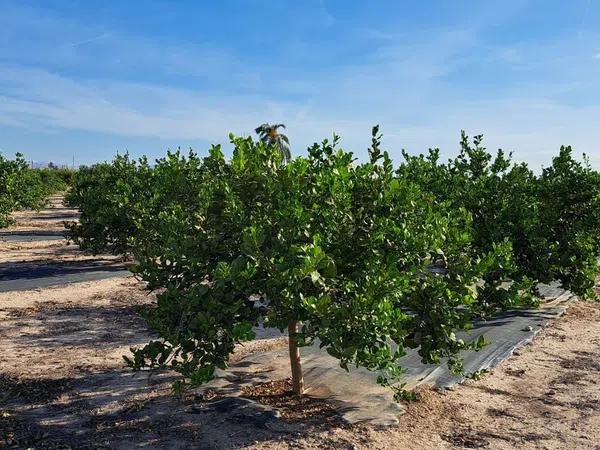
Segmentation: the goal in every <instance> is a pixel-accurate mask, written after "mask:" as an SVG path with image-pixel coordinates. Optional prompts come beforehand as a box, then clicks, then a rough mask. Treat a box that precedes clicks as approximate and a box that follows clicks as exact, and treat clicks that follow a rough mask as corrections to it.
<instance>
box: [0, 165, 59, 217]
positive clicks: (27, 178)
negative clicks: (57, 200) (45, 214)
mask: <svg viewBox="0 0 600 450" xmlns="http://www.w3.org/2000/svg"><path fill="white" fill-rule="evenodd" d="M63 172H64V171H63V170H62V169H61V170H60V171H59V170H58V169H48V168H45V169H31V168H29V165H28V163H27V161H26V160H25V158H24V157H23V155H22V154H20V153H17V154H16V155H15V158H14V159H7V158H5V157H3V156H2V155H0V227H6V226H8V225H10V224H11V223H12V220H11V217H10V213H11V212H12V211H15V210H17V209H21V208H32V209H40V208H42V207H43V206H44V205H45V200H46V197H47V196H48V195H50V194H52V193H54V192H57V191H63V190H65V189H66V188H67V182H66V179H65V178H64V177H63V175H64V174H63Z"/></svg>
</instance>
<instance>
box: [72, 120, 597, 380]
mask: <svg viewBox="0 0 600 450" xmlns="http://www.w3.org/2000/svg"><path fill="white" fill-rule="evenodd" d="M231 142H232V144H233V147H234V151H233V155H232V157H231V158H226V157H225V156H224V154H223V152H222V150H221V148H220V147H219V146H213V147H212V148H211V149H210V151H209V153H208V156H206V157H204V158H200V157H198V156H197V155H196V154H195V153H193V152H190V153H189V154H188V155H183V154H182V153H181V152H175V153H168V154H167V156H166V157H165V158H162V159H159V160H157V161H156V164H155V165H154V166H153V167H150V166H149V165H148V163H147V162H146V160H145V159H143V160H141V161H139V162H135V161H132V160H130V159H129V158H127V157H117V159H116V160H115V161H114V162H113V163H110V164H109V163H107V164H101V165H97V166H94V167H93V168H90V169H89V170H85V171H80V172H79V173H78V175H77V176H76V177H75V180H74V188H73V191H72V193H71V194H70V201H71V202H72V203H73V204H75V205H78V206H79V207H80V209H81V211H82V219H81V224H80V225H78V226H77V227H76V228H74V229H73V230H72V231H73V233H74V236H76V237H77V239H78V242H79V243H80V245H82V246H83V247H85V248H91V249H93V250H96V251H101V250H105V249H110V250H112V251H114V252H117V253H120V252H121V253H122V252H129V253H131V254H132V255H133V256H134V259H135V262H136V263H135V266H134V268H133V271H134V272H135V273H136V274H137V275H138V276H139V277H140V278H141V279H143V280H145V281H146V282H147V283H148V287H149V289H151V290H155V291H156V292H157V303H156V304H155V305H154V306H152V307H150V308H148V309H147V310H145V312H144V316H145V318H146V319H147V321H148V323H149V325H150V326H151V328H152V329H153V330H155V331H156V332H157V333H158V335H159V336H160V339H156V340H153V341H151V342H150V343H148V344H147V345H145V346H143V347H140V348H136V349H133V355H132V356H131V357H127V358H126V359H127V361H128V363H129V364H130V365H131V366H132V367H133V368H134V369H136V370H140V369H143V368H155V367H159V366H165V365H166V366H169V367H171V368H173V369H174V370H176V371H178V372H180V373H181V374H182V375H183V380H185V382H190V383H191V384H192V385H198V384H201V383H203V382H205V381H206V380H208V379H210V378H211V377H212V375H213V373H214V370H215V369H216V368H224V367H225V366H226V365H227V361H228V358H229V355H230V354H231V353H232V351H233V349H234V347H235V345H236V344H237V343H239V342H243V341H248V340H251V339H253V338H254V331H253V330H254V328H255V327H256V326H267V327H275V328H278V329H280V330H285V329H288V330H290V331H291V336H290V338H291V342H292V343H293V344H294V345H296V344H297V345H299V346H304V345H309V344H311V343H318V345H319V346H321V347H322V348H323V349H324V350H325V351H327V352H328V353H329V354H330V355H332V356H334V357H335V358H337V359H339V361H340V364H341V366H342V367H346V368H347V367H348V366H349V365H350V364H355V365H357V366H362V367H366V368H368V369H370V370H373V371H379V372H380V374H381V376H380V377H379V381H380V382H381V383H383V384H389V385H394V384H395V383H396V382H397V381H398V380H399V379H400V375H401V370H402V369H401V365H400V358H401V357H402V356H403V355H405V353H406V349H409V348H415V349H418V352H419V354H420V356H421V358H422V360H423V361H424V362H426V363H434V364H439V363H441V362H443V361H447V362H448V363H449V364H450V365H451V367H452V368H453V369H454V370H456V371H457V372H460V371H461V370H462V366H461V359H460V356H459V354H460V352H461V351H463V350H477V349H479V348H481V346H483V345H484V344H485V343H484V342H483V340H482V339H478V340H474V341H470V340H463V339H461V337H460V336H461V334H460V331H464V330H468V329H469V328H470V327H471V323H472V321H473V320H474V319H476V318H485V317H488V316H489V315H491V314H493V313H495V312H497V311H499V310H502V309H506V308H515V307H520V306H523V305H531V304H532V303H535V300H536V295H537V291H536V289H535V285H536V284H537V283H538V282H540V281H543V282H547V281H552V280H554V279H558V280H560V281H561V282H562V283H563V284H564V285H565V286H566V287H568V288H569V289H571V290H572V291H573V292H576V293H577V294H580V295H591V294H592V291H591V287H592V286H593V282H594V279H595V277H596V275H597V273H598V265H597V260H596V258H597V255H598V252H599V250H600V240H599V236H600V233H599V231H600V179H599V175H598V173H597V172H595V171H593V170H592V169H591V168H590V167H588V166H587V165H585V164H581V163H579V162H577V161H575V160H574V159H573V158H572V154H571V150H570V149H569V148H563V149H561V151H560V154H559V156H558V157H556V158H554V160H553V162H552V165H551V166H550V167H548V168H547V169H544V171H543V172H542V174H541V175H539V176H538V175H535V174H534V173H533V172H532V171H531V170H530V169H528V168H527V166H526V165H525V164H515V163H513V162H511V160H510V155H508V156H507V155H505V154H504V153H502V152H498V154H497V155H496V156H492V155H490V154H489V153H488V152H487V151H486V150H485V148H483V147H482V145H481V144H482V141H481V137H476V138H475V140H474V141H473V143H472V144H471V143H470V142H469V140H468V139H467V137H466V136H464V135H463V138H462V141H461V152H460V154H459V155H458V157H456V158H455V159H453V160H450V161H448V162H447V163H440V161H439V152H438V151H437V150H432V151H430V153H429V154H428V155H427V156H424V155H420V156H410V155H408V154H405V161H404V162H403V163H402V164H400V165H399V166H397V167H394V164H393V162H392V160H391V159H390V157H389V155H388V153H387V152H384V151H382V150H381V149H380V136H379V134H378V128H377V127H376V128H375V129H374V131H373V139H372V145H371V148H370V149H369V159H368V161H366V162H359V161H357V160H356V159H355V158H354V156H353V154H352V153H350V152H346V151H343V150H341V149H339V148H338V138H337V137H334V139H333V141H331V142H330V141H327V140H325V141H323V142H322V143H320V144H314V145H313V146H312V147H310V148H309V149H308V154H307V156H306V157H296V158H293V159H290V160H289V162H287V157H286V155H284V154H282V153H281V151H280V149H279V148H278V147H277V145H274V144H273V143H270V142H268V141H264V142H262V141H261V142H254V141H253V140H252V139H251V138H239V137H235V136H231ZM286 162H287V163H286ZM181 386H182V384H179V387H181ZM399 386H401V385H399ZM397 387H398V386H397Z"/></svg>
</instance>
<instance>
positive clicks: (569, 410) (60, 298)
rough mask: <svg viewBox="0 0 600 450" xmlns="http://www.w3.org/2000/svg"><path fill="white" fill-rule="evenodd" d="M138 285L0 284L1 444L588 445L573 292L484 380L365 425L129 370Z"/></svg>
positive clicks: (136, 331)
mask: <svg viewBox="0 0 600 450" xmlns="http://www.w3.org/2000/svg"><path fill="white" fill-rule="evenodd" d="M27 223H28V225H31V224H32V223H33V224H36V223H37V222H36V220H35V218H33V217H27ZM46 226H48V225H46ZM53 226H54V227H56V226H60V222H58V223H57V224H53ZM57 244H58V245H57ZM3 245H4V248H1V247H0V264H2V263H3V262H4V263H7V262H9V261H10V264H15V263H18V262H19V261H31V260H32V259H35V260H38V261H40V262H42V261H53V260H54V261H56V260H57V259H60V258H64V257H65V246H64V243H62V244H60V243H57V242H53V241H44V242H41V243H35V244H27V245H24V246H19V245H17V247H20V248H10V249H9V246H11V245H12V246H14V245H15V244H3ZM67 253H68V254H69V255H70V256H69V258H72V260H74V261H75V260H77V258H86V256H85V255H82V254H80V253H78V252H77V251H75V250H74V249H71V248H69V250H68V252H67ZM142 287H143V286H142V285H141V283H139V282H137V281H135V280H134V279H132V278H126V279H123V278H119V279H107V280H102V281H94V282H86V283H79V284H74V285H70V286H62V287H53V288H48V289H42V290H35V291H24V292H8V293H0V346H1V347H0V448H3V447H6V448H12V447H14V448H29V447H31V448H40V449H42V448H123V449H130V448H134V447H137V446H143V447H144V448H252V449H267V448H268V449H272V448H274V449H288V448H314V449H317V448H319V449H322V448H329V449H340V448H342V449H343V448H347V449H352V448H369V449H437V448H439V449H453V448H490V449H514V448H519V449H521V448H523V449H595V450H599V449H600V304H599V303H593V302H577V303H575V304H573V305H572V306H570V307H569V309H568V311H567V313H566V314H565V315H564V316H563V317H562V318H561V319H559V320H557V321H556V322H555V323H553V324H552V325H550V326H549V327H547V328H546V329H545V330H543V331H542V332H541V333H540V334H539V335H538V337H537V338H536V339H535V340H534V342H533V343H532V344H531V345H529V346H527V347H525V348H523V349H522V350H520V351H519V354H518V355H515V356H513V357H512V358H510V359H509V360H508V361H506V362H505V363H504V364H502V365H501V366H500V367H498V368H497V369H495V370H494V372H493V373H491V374H489V375H488V376H486V377H485V378H483V379H482V380H480V381H477V382H475V381H471V382H468V383H466V384H465V385H462V386H460V387H458V388H456V389H454V390H453V391H448V392H444V393H441V392H437V391H433V390H428V389H422V390H421V391H420V392H419V400H418V401H417V402H415V403H412V404H409V405H407V406H406V409H407V411H406V414H405V415H404V416H402V417H401V419H400V425H399V426H398V427H396V428H391V429H375V428H373V427H370V426H347V425H344V424H343V423H342V422H341V421H339V420H337V419H336V417H335V416H334V415H332V414H331V411H330V410H327V408H326V407H323V405H314V404H310V402H295V403H294V407H295V408H299V409H300V410H301V411H305V413H297V411H294V410H293V408H292V409H290V408H288V410H287V411H284V418H285V420H279V421H270V422H268V423H264V422H260V421H253V420H252V419H251V418H248V417H244V416H239V415H236V414H232V413H231V411H217V410H210V411H207V410H206V409H205V408H203V407H199V406H198V404H199V402H198V401H196V400H194V399H193V398H187V399H185V400H178V399H176V398H174V397H173V396H172V395H171V394H170V390H169V386H170V382H171V381H172V374H169V373H159V374H156V375H155V376H153V377H152V378H148V377H147V376H146V375H139V374H138V375H137V376H132V375H131V373H130V372H129V371H128V370H127V369H126V368H124V365H123V362H122V361H123V360H122V355H124V354H127V353H128V351H129V347H130V346H132V345H137V344H141V343H144V342H147V341H148V339H151V338H152V334H151V333H150V332H149V331H148V330H147V328H146V326H145V324H144V322H143V321H142V320H141V319H140V318H139V316H138V315H137V312H136V311H137V308H138V307H140V306H141V305H144V304H146V303H148V302H151V301H152V299H153V297H152V296H151V295H148V294H147V293H146V292H145V291H144V290H143V289H142ZM284 344H285V343H284V342H283V341H282V339H266V340H263V341H259V342H257V343H255V344H253V345H249V346H246V347H244V348H240V349H239V350H238V354H237V355H236V358H239V357H241V356H243V355H244V354H246V353H249V352H254V351H261V350H263V349H265V348H270V347H272V346H279V345H284ZM271 403H273V404H281V402H279V403H278V402H277V399H275V400H274V401H271ZM325 406H326V405H325Z"/></svg>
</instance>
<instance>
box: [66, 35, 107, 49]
mask: <svg viewBox="0 0 600 450" xmlns="http://www.w3.org/2000/svg"><path fill="white" fill-rule="evenodd" d="M110 35H111V34H110V33H102V34H99V35H97V36H94V37H91V38H88V39H83V40H82V41H77V42H70V43H68V44H66V45H67V46H69V47H78V46H80V45H85V44H89V43H91V42H96V41H99V40H101V39H105V38H107V37H110Z"/></svg>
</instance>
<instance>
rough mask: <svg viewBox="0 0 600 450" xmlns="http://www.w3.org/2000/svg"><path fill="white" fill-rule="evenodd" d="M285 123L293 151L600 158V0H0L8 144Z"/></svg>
mask: <svg viewBox="0 0 600 450" xmlns="http://www.w3.org/2000/svg"><path fill="white" fill-rule="evenodd" d="M265 121H274V122H284V123H286V124H287V126H288V130H287V134H288V135H289V137H290V139H291V141H292V151H293V153H295V154H301V153H304V152H305V148H306V146H307V145H309V144H311V143H312V142H314V141H320V140H322V139H323V138H326V137H330V136H331V134H332V133H333V132H336V133H338V134H340V135H341V136H342V146H343V147H344V148H345V149H347V150H352V151H354V152H355V153H356V155H357V156H358V157H359V158H364V157H365V156H366V148H367V146H368V143H369V141H370V129H371V126H372V125H373V124H377V123H378V124H380V125H381V128H382V131H383V133H384V147H385V148H386V149H388V150H389V151H390V153H391V154H392V156H393V157H394V158H399V157H400V151H401V149H402V148H406V149H407V150H408V151H410V152H412V153H418V152H422V151H426V150H427V148H429V147H440V148H441V150H442V154H443V155H444V156H451V155H453V154H455V153H456V150H457V148H458V140H459V133H460V130H461V129H465V130H467V132H468V133H470V134H479V133H482V134H484V135H485V137H486V140H485V142H486V144H487V146H488V148H491V149H495V148H498V147H502V148H504V149H506V150H512V151H514V154H515V158H516V159H517V160H525V161H528V162H530V163H531V164H532V166H534V167H540V166H541V165H542V164H548V162H549V161H550V158H551V156H552V155H553V154H555V153H556V152H557V150H558V148H559V147H560V145H561V144H571V145H573V146H574V147H575V150H576V151H577V152H578V153H581V152H586V153H587V154H588V155H589V156H590V159H591V161H592V163H593V165H594V166H596V167H600V146H599V143H600V2H596V1H592V0H588V1H585V0H582V1H577V0H573V1H568V2H566V1H550V0H545V1H541V0H540V1H524V0H523V1H517V0H505V1H473V2H467V1H403V2H400V1H378V0H372V1H353V0H336V1H329V0H321V1H319V0H306V1H302V0H298V1H291V0H290V1H274V0H273V1H271V0H264V1H251V0H246V1H242V0H239V1H219V2H209V1H205V2H199V1H175V0H172V1H164V2H159V1H155V2H151V1H144V2H134V1H123V2H116V1H114V2H107V1H94V0H86V1H76V0H70V1H67V0H63V1H53V0H45V1H39V2H30V1H24V0H19V1H12V0H0V151H1V152H3V153H4V154H12V153H14V152H16V151H21V152H24V153H25V154H26V155H27V157H28V158H29V159H33V160H36V161H50V160H51V161H55V162H59V163H70V162H71V159H72V157H73V156H74V157H75V161H76V164H85V163H91V162H94V161H99V160H104V159H110V158H111V157H112V155H114V154H115V152H116V151H124V150H129V151H130V153H132V154H134V155H141V154H148V155H149V156H151V157H159V156H161V155H163V154H164V152H165V151H166V150H167V149H169V148H176V147H178V146H181V147H183V148H187V147H193V148H194V149H195V150H197V151H198V152H199V153H200V154H203V153H205V152H206V150H207V148H208V146H209V145H210V144H211V143H227V134H228V133H229V132H230V131H232V132H234V133H237V134H249V133H251V131H252V129H253V128H254V127H255V126H256V125H258V124H260V123H262V122H265Z"/></svg>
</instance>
